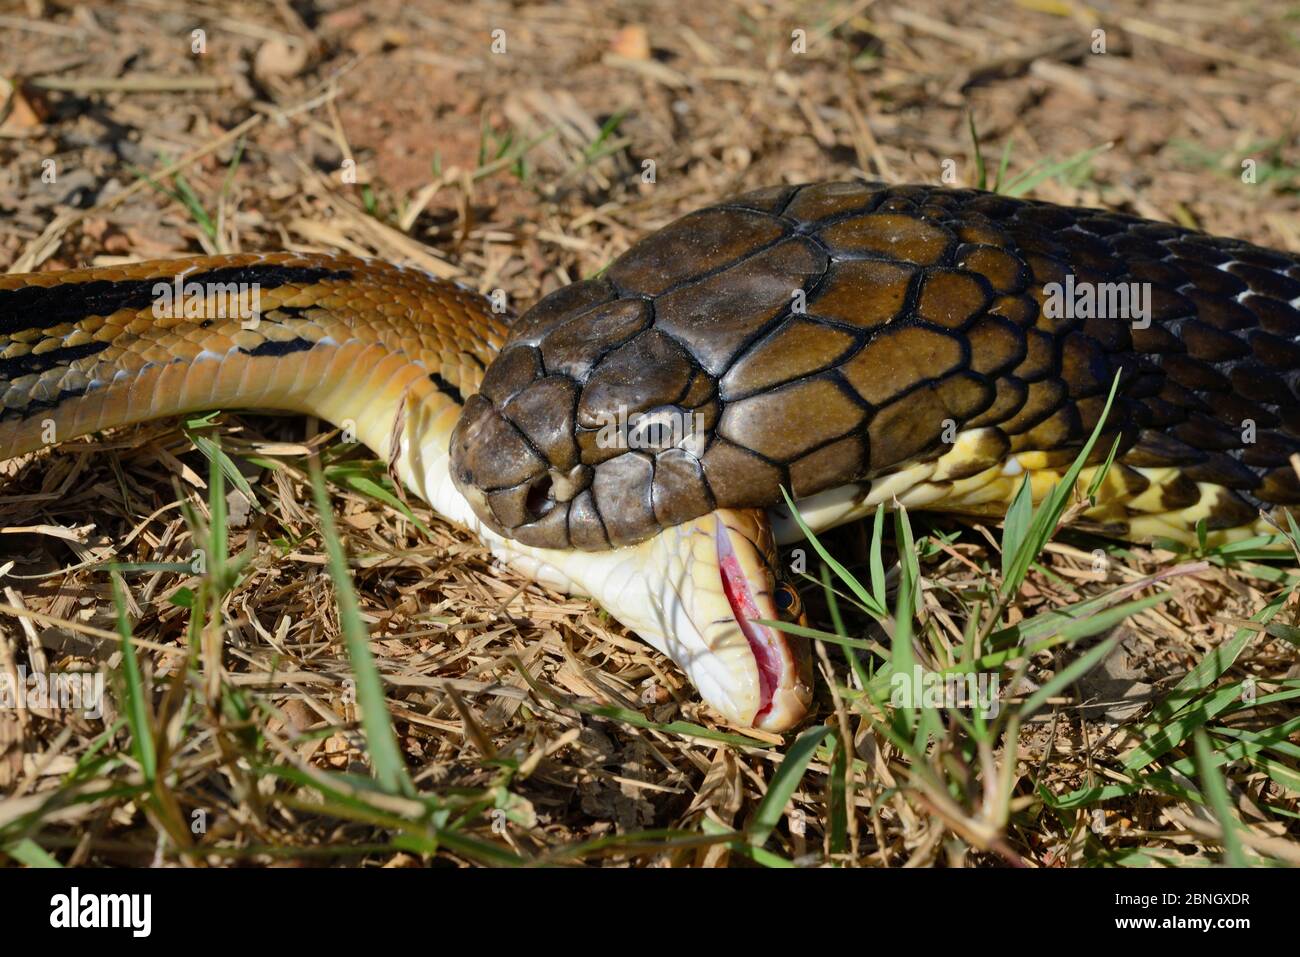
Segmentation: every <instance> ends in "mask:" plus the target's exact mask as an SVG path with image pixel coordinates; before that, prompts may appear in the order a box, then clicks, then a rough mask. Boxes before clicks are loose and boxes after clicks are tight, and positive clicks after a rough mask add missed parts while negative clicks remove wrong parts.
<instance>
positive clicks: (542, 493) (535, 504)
mask: <svg viewBox="0 0 1300 957" xmlns="http://www.w3.org/2000/svg"><path fill="white" fill-rule="evenodd" d="M524 508H525V509H527V511H528V514H529V516H531V518H532V519H533V520H534V521H536V520H537V519H539V518H541V517H542V516H544V515H545V514H546V513H547V512H549V511H550V510H551V509H553V508H555V495H554V484H553V483H552V482H551V477H550V476H549V475H543V476H542V477H541V478H539V479H538V480H537V481H536V482H534V483H533V484H532V485H530V486H529V487H528V496H527V498H525V499H524Z"/></svg>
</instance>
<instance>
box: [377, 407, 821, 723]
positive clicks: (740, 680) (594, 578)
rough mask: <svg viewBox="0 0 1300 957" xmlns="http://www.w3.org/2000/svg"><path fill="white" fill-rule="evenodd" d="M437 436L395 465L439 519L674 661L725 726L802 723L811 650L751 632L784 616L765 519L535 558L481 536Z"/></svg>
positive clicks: (732, 516) (752, 515) (690, 527)
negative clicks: (583, 601) (606, 614)
mask: <svg viewBox="0 0 1300 957" xmlns="http://www.w3.org/2000/svg"><path fill="white" fill-rule="evenodd" d="M439 425H441V423H439ZM440 433H441V434H445V433H442V430H441V429H437V428H434V429H429V430H428V431H427V432H425V433H424V434H425V435H430V434H432V435H433V436H434V439H433V440H432V441H426V443H425V444H424V445H423V447H422V448H421V451H420V455H419V461H418V463H411V462H410V461H409V460H408V458H407V456H406V455H405V448H403V450H402V454H400V455H399V456H398V459H397V461H396V462H395V465H396V467H397V470H398V473H399V474H400V475H401V476H402V478H403V480H404V481H405V482H406V484H407V485H409V486H411V487H412V488H413V489H414V491H415V492H416V493H418V494H419V495H421V496H422V497H423V498H424V500H425V501H427V502H428V503H429V504H430V505H431V506H432V507H433V508H434V509H435V510H436V511H437V512H439V513H440V514H441V515H442V516H444V517H445V518H447V519H449V520H450V521H452V522H454V523H456V524H458V525H461V526H463V527H465V528H467V529H469V530H470V531H471V532H473V533H474V534H475V535H477V536H479V537H480V538H481V539H482V540H483V541H484V542H485V543H486V544H487V545H488V547H489V548H490V549H491V550H492V554H493V555H494V556H495V557H497V558H499V559H501V560H502V561H503V562H505V563H506V564H508V565H510V566H512V567H513V568H515V569H516V570H518V571H520V572H521V573H523V574H524V575H526V576H528V577H530V578H534V579H536V580H537V581H540V582H542V583H543V584H545V585H547V586H548V587H551V588H554V589H556V590H558V591H563V592H567V593H569V594H577V595H585V596H589V597H591V598H593V599H595V600H596V602H598V603H599V604H600V605H601V606H603V607H604V608H606V609H607V610H609V611H610V612H611V613H612V614H613V615H614V617H615V618H617V619H618V620H619V621H620V622H621V623H622V624H623V625H625V626H626V627H627V628H628V629H630V630H631V631H633V632H635V633H636V634H637V635H639V636H640V637H641V638H642V639H643V640H644V641H646V642H647V643H648V644H649V645H651V646H652V647H654V648H655V649H657V650H658V651H660V652H662V653H663V654H665V655H667V656H668V657H669V658H671V659H672V660H673V662H674V663H676V664H677V666H678V667H679V668H681V669H682V670H683V671H684V672H686V674H687V676H688V677H689V678H690V679H691V683H692V684H694V685H695V687H696V689H697V690H698V691H699V693H700V697H702V698H703V699H704V701H705V702H707V703H708V704H709V705H710V706H711V707H712V708H713V709H714V710H716V711H717V712H718V713H719V714H721V715H722V716H723V717H724V718H726V719H727V720H728V721H729V722H731V723H733V724H736V725H738V726H741V727H754V728H760V729H763V730H767V731H784V730H787V729H789V728H791V727H794V726H795V725H797V724H798V723H799V722H800V721H802V720H803V719H804V717H805V716H806V715H807V713H808V707H809V704H810V702H811V700H812V679H811V662H810V659H809V655H808V648H807V646H806V643H805V642H803V640H802V639H799V638H795V637H793V636H790V635H787V634H785V633H783V632H780V631H777V630H776V629H773V628H770V627H768V626H765V625H759V624H756V623H755V621H754V620H755V619H764V620H769V621H776V620H780V619H781V618H782V617H784V616H783V615H782V613H781V612H780V611H779V610H778V608H777V604H776V599H775V594H774V593H775V590H776V585H777V581H776V567H777V566H776V561H777V554H776V548H775V545H774V544H773V541H772V535H771V530H770V527H769V525H768V523H767V519H766V515H765V514H764V513H763V512H762V511H760V510H748V509H746V510H738V509H724V510H719V511H716V512H712V513H709V514H707V515H702V516H700V517H699V518H697V519H694V520H692V521H690V522H686V523H685V524H682V525H678V526H674V527H672V528H669V529H666V530H664V531H663V532H661V533H659V534H658V535H656V536H654V537H653V538H650V539H647V540H646V541H644V542H640V543H639V544H636V545H631V546H628V547H625V548H617V549H612V550H610V551H604V552H584V551H576V550H572V551H571V550H559V549H546V548H533V547H530V546H527V545H521V544H520V543H518V542H515V541H512V540H509V539H506V538H503V537H502V536H500V535H498V534H497V533H496V532H494V531H492V530H491V529H489V528H487V527H486V526H484V525H483V523H482V522H481V521H480V520H479V518H478V516H477V515H476V514H475V512H474V510H473V509H472V508H471V507H470V504H469V502H467V501H466V500H465V497H464V496H463V495H462V494H461V492H460V490H459V489H458V488H457V487H456V485H455V483H454V482H453V481H452V478H451V474H450V471H449V469H448V456H447V453H446V450H445V448H443V447H442V446H441V444H440V442H439V440H438V439H437V438H436V436H438V435H439V434H440ZM409 434H410V433H408V435H409ZM405 445H406V443H405V442H404V443H403V446H405ZM417 465H418V467H416V466H417ZM417 476H418V478H416V477H417ZM413 479H414V481H413Z"/></svg>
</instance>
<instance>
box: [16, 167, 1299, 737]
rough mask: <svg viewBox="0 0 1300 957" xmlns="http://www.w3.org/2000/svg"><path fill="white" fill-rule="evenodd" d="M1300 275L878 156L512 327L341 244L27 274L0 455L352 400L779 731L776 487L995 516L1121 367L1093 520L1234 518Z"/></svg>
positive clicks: (798, 673) (1187, 531) (1290, 427)
mask: <svg viewBox="0 0 1300 957" xmlns="http://www.w3.org/2000/svg"><path fill="white" fill-rule="evenodd" d="M250 286H251V287H254V288H255V289H256V293H257V299H258V304H257V305H258V308H257V311H256V315H254V316H252V317H250V316H248V315H244V314H242V313H241V314H238V315H231V314H227V312H226V311H224V310H223V308H222V303H223V302H224V301H226V295H225V292H223V290H230V289H242V288H246V287H250ZM168 287H170V290H171V291H169V288H168ZM1089 295H1091V296H1092V299H1091V301H1089V299H1088V296H1089ZM1125 297H1127V298H1125ZM1099 303H1101V308H1098V304H1099ZM1116 303H1119V304H1120V305H1121V306H1123V307H1124V308H1123V309H1120V310H1116V309H1115V308H1114V305H1115V304H1116ZM1298 305H1300V260H1297V258H1296V257H1294V256H1290V255H1285V254H1282V253H1278V252H1273V251H1270V250H1266V249H1261V248H1259V247H1257V246H1252V245H1250V244H1248V243H1244V242H1240V241H1236V240H1229V239H1221V238H1216V237H1210V236H1206V235H1204V234H1201V233H1196V232H1192V231H1188V230H1184V229H1179V228H1177V227H1174V226H1168V225H1164V224H1159V223H1152V222H1147V221H1144V220H1139V219H1135V218H1132V217H1127V216H1121V215H1117V214H1112V213H1104V212H1099V211H1095V210H1078V209H1069V208H1064V207H1060V206H1054V205H1051V204H1046V203H1030V202H1025V201H1019V200H1012V199H1007V198H1005V197H999V196H993V195H990V194H987V193H980V192H977V191H973V190H947V189H941V188H934V187H923V186H910V187H890V188H886V187H882V186H878V185H871V184H864V183H829V184H814V185H809V186H803V187H793V186H791V187H775V188H772V189H768V190H762V191H759V192H757V193H751V194H748V195H746V196H742V197H739V198H737V199H734V200H731V201H729V202H726V203H723V204H721V205H719V206H715V207H711V208H709V209H705V210H701V211H699V212H696V213H693V214H690V215H689V216H687V217H684V218H683V219H681V220H679V221H677V222H676V223H674V224H671V225H670V226H668V227H665V228H664V229H663V230H661V231H659V232H658V233H655V234H653V235H651V236H650V237H648V238H647V239H645V240H643V241H642V242H641V243H639V244H637V245H636V246H634V247H633V248H632V249H631V250H629V251H628V252H627V253H626V254H625V255H624V256H622V257H621V258H620V259H618V260H617V261H616V262H615V263H614V264H613V265H612V266H611V267H610V268H609V269H608V270H607V271H606V272H605V273H604V274H603V275H602V276H601V277H599V278H598V279H595V280H589V281H586V282H581V283H575V284H573V285H571V286H569V287H566V288H564V289H561V290H559V291H557V292H556V293H554V294H552V295H551V296H549V297H547V298H546V299H544V300H542V301H541V302H540V303H538V304H537V305H536V306H535V307H534V308H533V309H532V310H531V311H530V312H528V313H527V314H525V315H524V316H523V317H522V319H520V320H519V322H518V323H517V324H516V325H515V326H513V327H507V326H506V325H505V324H504V323H503V322H502V321H501V320H500V319H499V318H498V317H496V316H494V315H493V314H492V312H491V311H490V309H489V308H488V307H487V303H486V302H485V301H484V300H483V299H482V298H481V297H479V296H477V295H475V294H473V293H471V292H469V291H467V290H464V289H461V288H459V287H457V286H454V285H452V284H450V283H446V282H442V281H438V280H435V279H433V278H431V277H429V276H427V275H425V274H423V273H420V272H417V271H414V270H405V269H402V268H400V267H396V266H392V265H389V264H386V263H380V262H375V261H370V260H361V259H355V258H351V257H340V256H327V255H307V254H304V255H296V254H288V253H274V254H267V255H237V256H223V257H204V258H199V259H188V260H175V261H167V262H153V263H139V264H133V265H129V266H122V267H108V268H101V269H89V270H73V271H67V272H57V273H39V274H31V275H11V276H5V277H0V458H8V457H11V456H15V455H19V454H23V453H26V452H30V451H33V450H35V449H38V448H41V447H43V446H45V445H48V444H50V443H51V441H61V440H63V439H68V438H72V437H74V436H76V435H81V434H85V433H87V432H91V431H96V430H99V429H103V428H108V427H112V426H117V425H124V424H128V423H132V422H140V421H144V420H147V419H151V418H157V417H160V416H165V415H174V414H178V413H184V412H191V411H198V410H202V409H211V408H218V407H242V408H276V409H287V410H292V411H300V412H307V413H311V414H315V415H320V416H322V417H324V418H326V419H329V420H330V421H332V422H334V423H336V424H343V423H347V424H350V425H352V426H354V428H355V432H356V434H357V436H358V437H359V438H360V439H361V440H362V441H363V442H365V443H366V444H367V445H369V446H370V447H371V448H372V449H374V450H375V452H376V453H378V454H379V455H381V456H384V457H386V458H388V459H389V461H390V462H391V463H392V465H393V467H394V469H395V471H396V473H397V474H398V476H399V477H400V478H401V480H402V481H403V482H404V483H405V484H406V485H407V486H409V487H410V488H411V489H412V490H413V491H415V492H416V493H417V494H419V495H421V496H422V497H423V498H424V499H425V500H426V501H427V502H429V504H430V505H431V506H433V507H434V508H435V509H436V510H437V511H439V512H440V513H441V514H443V515H444V516H445V517H447V518H448V519H450V520H451V521H453V522H456V523H458V524H461V525H463V526H465V527H467V528H468V529H470V530H471V531H473V532H475V533H476V534H478V535H479V536H480V537H482V538H483V540H484V541H485V542H486V543H487V544H488V545H489V547H490V548H491V549H492V550H493V552H494V553H495V554H497V555H498V556H499V557H501V558H502V559H504V560H506V561H508V562H509V563H511V564H512V565H514V566H515V567H517V568H519V569H520V570H522V571H523V572H525V573H526V574H528V575H531V576H533V577H536V578H538V579H540V580H542V581H544V582H546V583H547V584H550V585H552V586H554V587H558V588H561V589H564V590H568V591H572V592H577V593H583V594H588V595H591V596H593V597H594V598H595V599H596V600H597V601H599V602H600V603H601V604H603V605H604V606H605V607H606V608H607V609H608V610H609V611H610V612H611V613H613V614H614V615H615V616H616V617H617V618H618V619H619V620H621V621H622V622H624V623H625V624H626V625H627V626H628V627H630V628H632V629H633V630H634V631H636V632H637V633H639V634H640V635H642V637H644V638H646V639H647V640H648V641H649V642H650V643H651V644H653V645H654V646H655V647H657V648H659V649H660V650H661V651H664V652H665V653H666V654H668V655H669V656H670V657H672V658H673V660H674V661H676V662H677V663H678V664H679V665H680V666H681V667H682V668H683V670H685V671H686V673H687V674H688V675H689V676H690V678H691V679H692V681H693V682H694V683H695V685H696V687H697V688H698V689H699V691H700V693H701V695H702V697H703V698H704V699H705V700H706V701H708V702H709V703H710V704H711V705H712V706H713V707H715V708H716V709H717V710H718V711H720V712H721V713H722V714H723V715H724V716H725V717H727V718H729V719H730V720H732V721H734V722H737V723H741V724H752V725H755V726H759V727H765V728H772V729H782V728H786V727H789V726H791V725H793V724H795V723H797V722H798V721H799V720H800V719H801V718H802V717H803V715H804V714H805V712H806V710H807V707H808V705H809V703H810V700H811V692H810V669H809V663H808V650H807V648H806V647H804V646H803V644H802V643H801V642H798V641H796V640H792V639H788V638H787V637H786V636H785V635H784V634H783V633H781V632H780V631H778V630H776V629H772V628H770V627H768V626H765V625H761V624H759V623H758V621H759V620H762V619H766V620H772V619H777V618H778V617H785V618H787V619H794V620H797V619H798V618H799V611H798V603H797V601H795V600H793V593H792V591H791V590H790V589H789V588H788V586H784V585H783V584H782V583H781V582H780V580H779V574H778V570H777V565H776V553H775V545H774V534H773V528H774V529H775V538H776V539H778V540H784V539H787V538H789V537H791V535H792V529H793V525H792V523H791V522H790V521H789V518H788V516H787V515H785V514H784V512H783V511H782V510H781V508H779V507H777V506H778V505H779V503H780V502H781V501H782V498H781V488H782V487H783V486H784V487H786V488H788V489H790V490H792V492H793V494H794V495H795V496H797V497H798V498H799V499H800V500H801V512H803V513H804V515H805V517H806V518H807V519H808V521H809V524H811V525H812V526H813V527H814V528H815V529H821V528H826V527H829V526H831V525H834V524H836V523H838V522H842V521H846V520H848V519H850V518H853V517H855V516H856V515H859V514H861V513H862V512H863V511H864V510H866V509H871V508H874V506H875V504H876V503H877V502H890V501H892V500H894V499H897V500H898V501H900V502H903V503H904V504H907V505H912V506H924V507H929V508H940V509H947V510H950V511H954V512H961V513H967V514H973V515H998V514H1001V513H1002V511H1004V510H1005V508H1006V504H1007V502H1008V501H1009V500H1010V498H1011V496H1012V495H1013V494H1014V492H1015V490H1016V488H1017V487H1018V486H1019V484H1020V483H1021V482H1023V481H1025V480H1026V479H1025V477H1026V476H1027V477H1028V480H1029V481H1030V482H1031V485H1032V488H1033V491H1034V493H1035V497H1041V496H1042V495H1043V494H1045V493H1046V491H1047V489H1048V488H1049V487H1050V485H1051V484H1052V483H1053V482H1054V481H1055V480H1057V479H1058V478H1059V476H1060V474H1061V472H1062V471H1063V470H1064V468H1065V467H1066V466H1067V465H1068V464H1069V462H1070V461H1071V460H1072V459H1073V458H1074V457H1075V455H1076V454H1077V451H1078V449H1079V448H1080V446H1081V444H1082V442H1083V441H1084V439H1085V438H1086V437H1087V435H1088V434H1089V433H1090V432H1091V431H1092V429H1093V428H1094V426H1095V425H1096V424H1097V422H1098V419H1099V417H1100V414H1101V410H1102V407H1103V404H1104V400H1105V396H1106V393H1107V390H1108V388H1109V386H1110V384H1111V381H1112V379H1113V377H1114V376H1115V375H1116V373H1120V372H1121V370H1122V373H1121V384H1120V391H1119V394H1118V397H1117V400H1116V403H1115V407H1114V409H1113V411H1112V414H1111V416H1110V417H1109V418H1108V419H1107V421H1106V423H1105V426H1104V436H1103V440H1102V441H1099V442H1098V443H1097V445H1096V447H1095V450H1094V460H1095V461H1094V465H1095V464H1096V462H1099V461H1100V460H1101V458H1103V457H1104V456H1105V455H1106V454H1107V453H1108V452H1109V450H1110V447H1111V439H1112V438H1113V437H1116V436H1117V437H1118V438H1119V442H1120V445H1119V449H1120V455H1119V458H1118V459H1117V461H1116V465H1115V467H1114V468H1112V469H1111V470H1110V472H1109V473H1108V477H1107V480H1106V482H1105V484H1104V485H1103V486H1102V488H1101V490H1100V493H1099V496H1098V499H1097V503H1096V505H1095V507H1093V508H1092V509H1090V510H1088V512H1087V513H1086V514H1085V518H1086V519H1087V520H1089V521H1091V522H1092V523H1093V524H1094V525H1097V526H1100V527H1101V528H1102V529H1103V530H1106V531H1109V532H1112V533H1114V534H1117V535H1122V536H1128V537H1135V538H1151V537H1156V536H1161V535H1168V536H1171V537H1175V538H1182V539H1188V538H1190V537H1192V536H1194V534H1195V531H1194V530H1195V528H1196V526H1197V524H1198V523H1200V522H1203V523H1204V525H1205V527H1206V528H1207V529H1208V530H1209V531H1210V533H1211V534H1212V535H1214V536H1218V537H1231V536H1233V535H1241V534H1247V533H1249V532H1250V531H1251V530H1253V529H1255V528H1258V527H1261V524H1262V521H1263V519H1262V518H1261V517H1260V512H1259V510H1260V508H1261V507H1262V508H1265V509H1269V508H1274V507H1279V506H1286V505H1291V504H1294V503H1296V502H1298V501H1300V482H1298V481H1297V479H1296V476H1295V473H1294V470H1292V468H1291V466H1290V464H1289V462H1288V459H1289V457H1290V456H1291V455H1292V454H1293V453H1294V452H1295V451H1296V450H1297V449H1300V403H1298V402H1297V389H1298V388H1300V382H1298V379H1300V345H1297V341H1298V340H1300V312H1298V311H1297V306H1298ZM1118 313H1123V314H1118ZM458 422H459V424H458ZM683 423H685V427H682V426H683ZM661 426H671V427H668V428H661ZM1088 473H1089V470H1085V473H1084V478H1085V480H1086V479H1087V478H1088V477H1089V474H1088Z"/></svg>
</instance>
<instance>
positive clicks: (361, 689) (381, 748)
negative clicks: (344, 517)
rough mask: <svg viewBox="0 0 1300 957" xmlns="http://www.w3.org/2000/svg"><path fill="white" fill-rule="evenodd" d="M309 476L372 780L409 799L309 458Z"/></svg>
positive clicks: (316, 469) (325, 499)
mask: <svg viewBox="0 0 1300 957" xmlns="http://www.w3.org/2000/svg"><path fill="white" fill-rule="evenodd" d="M308 472H309V473H310V475H311V487H312V494H313V496H314V498H315V500H316V511H317V514H318V515H319V516H320V524H321V538H322V539H323V540H324V544H325V551H326V553H327V555H328V558H329V570H330V577H331V578H333V579H334V591H335V594H336V596H337V599H338V603H339V623H340V624H341V625H342V627H343V638H344V642H345V644H346V646H347V650H348V658H349V660H350V661H351V663H352V673H353V675H354V676H355V678H356V682H357V704H358V706H359V707H360V708H361V726H362V730H364V731H365V735H366V743H367V744H368V745H369V749H370V761H371V764H372V765H373V767H374V770H375V777H376V779H377V780H378V781H379V782H380V783H381V784H382V785H383V786H384V788H385V789H386V790H388V791H391V792H393V793H397V794H402V795H405V796H407V797H413V796H414V795H415V793H416V791H415V785H414V784H412V783H411V778H410V775H408V774H407V771H406V762H405V761H404V760H403V759H402V752H401V750H400V749H399V748H398V746H397V735H396V733H395V732H394V731H393V723H392V721H391V720H390V718H389V714H388V704H387V700H386V697H385V695H384V685H383V681H382V679H381V678H380V676H379V669H378V668H377V667H376V666H375V659H374V656H373V655H372V654H371V653H370V639H369V635H368V634H367V632H366V626H365V622H363V621H362V620H361V609H360V607H359V606H358V605H357V596H356V592H355V591H353V589H352V576H351V575H350V574H349V572H348V563H347V559H346V558H345V557H344V555H343V543H342V542H341V541H340V540H339V536H338V531H337V530H336V529H335V527H334V513H333V510H332V509H331V507H330V501H329V496H328V494H327V493H326V491H325V479H324V477H323V476H322V475H321V469H320V464H319V462H317V461H316V459H314V458H313V459H311V460H310V461H309V462H308Z"/></svg>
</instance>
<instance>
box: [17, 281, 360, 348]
mask: <svg viewBox="0 0 1300 957" xmlns="http://www.w3.org/2000/svg"><path fill="white" fill-rule="evenodd" d="M176 278H177V277H176V276H157V277H155V278H151V279H123V280H111V279H97V280H94V281H91V282H63V283H56V284H54V285H51V286H38V285H31V286H24V287H23V288H21V289H0V336H12V335H14V334H16V333H20V332H25V331H27V330H30V329H51V328H53V327H55V326H60V325H63V324H65V323H71V322H77V321H79V320H81V319H85V318H86V317H88V316H111V315H112V314H113V313H115V312H118V311H120V310H122V309H135V310H141V309H147V308H148V307H149V306H150V305H151V304H152V303H154V302H155V301H157V300H158V299H159V296H157V295H156V293H155V287H157V285H158V284H159V283H172V282H175V281H176ZM351 278H352V273H351V272H350V271H348V270H332V269H320V268H315V267H305V266H278V265H251V266H231V267H225V268H221V269H213V270H210V271H208V272H203V273H193V274H191V275H188V276H183V277H181V279H182V281H183V283H184V284H185V285H187V286H188V285H190V284H191V283H198V284H201V285H209V284H211V285H231V284H233V285H246V286H252V285H256V286H257V287H259V288H260V289H277V288H279V287H281V286H287V285H291V284H301V285H307V284H312V283H319V282H324V281H327V280H336V281H339V282H343V281H346V280H349V279H351ZM33 320H35V321H33Z"/></svg>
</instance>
